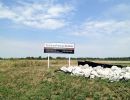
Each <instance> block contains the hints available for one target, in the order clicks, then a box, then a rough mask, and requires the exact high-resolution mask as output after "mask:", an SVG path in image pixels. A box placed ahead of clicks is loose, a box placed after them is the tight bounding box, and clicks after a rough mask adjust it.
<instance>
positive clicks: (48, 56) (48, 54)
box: [48, 54, 50, 68]
mask: <svg viewBox="0 0 130 100" xmlns="http://www.w3.org/2000/svg"><path fill="white" fill-rule="evenodd" d="M49 67H50V57H49V54H48V68H49Z"/></svg>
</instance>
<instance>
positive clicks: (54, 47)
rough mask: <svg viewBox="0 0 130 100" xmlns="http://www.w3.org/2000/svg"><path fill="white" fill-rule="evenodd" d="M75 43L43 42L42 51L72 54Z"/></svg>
mask: <svg viewBox="0 0 130 100" xmlns="http://www.w3.org/2000/svg"><path fill="white" fill-rule="evenodd" d="M74 49H75V45H74V44H70V43H44V53H66V54H74Z"/></svg>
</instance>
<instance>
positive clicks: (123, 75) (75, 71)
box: [60, 64, 130, 82]
mask: <svg viewBox="0 0 130 100" xmlns="http://www.w3.org/2000/svg"><path fill="white" fill-rule="evenodd" d="M60 70H61V71H63V72H67V73H71V75H76V76H84V77H89V78H92V79H93V78H96V77H98V78H101V79H109V80H110V81H111V82H113V81H119V80H121V79H125V80H129V79H130V67H124V68H119V67H117V66H112V67H111V68H103V67H101V66H97V67H91V66H89V65H88V64H86V65H84V66H81V65H80V66H70V67H65V66H63V67H61V68H60Z"/></svg>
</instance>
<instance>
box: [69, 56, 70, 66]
mask: <svg viewBox="0 0 130 100" xmlns="http://www.w3.org/2000/svg"><path fill="white" fill-rule="evenodd" d="M69 67H70V55H69Z"/></svg>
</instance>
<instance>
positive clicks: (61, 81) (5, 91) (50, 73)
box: [0, 60, 130, 100]
mask: <svg viewBox="0 0 130 100" xmlns="http://www.w3.org/2000/svg"><path fill="white" fill-rule="evenodd" d="M120 63H121V62H120ZM67 64H68V62H67V61H66V60H63V61H61V60H53V61H51V66H50V69H48V68H47V61H42V60H2V61H0V100H130V81H120V82H114V83H110V82H109V81H108V80H101V79H89V78H84V77H78V76H72V75H70V74H65V73H63V72H55V70H57V69H59V68H60V67H61V66H63V65H67ZM71 64H72V65H77V62H76V61H72V62H71Z"/></svg>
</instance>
